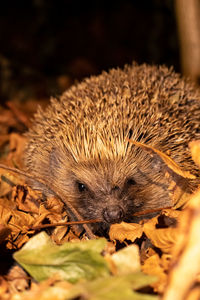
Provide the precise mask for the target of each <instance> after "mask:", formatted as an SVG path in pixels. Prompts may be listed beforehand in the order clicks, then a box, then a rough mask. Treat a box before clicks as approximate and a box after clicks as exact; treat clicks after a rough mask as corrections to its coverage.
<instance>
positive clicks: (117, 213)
mask: <svg viewBox="0 0 200 300" xmlns="http://www.w3.org/2000/svg"><path fill="white" fill-rule="evenodd" d="M102 215H103V218H104V220H105V221H106V222H107V223H110V224H114V223H120V222H121V221H122V220H123V218H124V210H123V209H122V208H121V206H119V205H111V206H109V207H106V208H104V210H103V213H102Z"/></svg>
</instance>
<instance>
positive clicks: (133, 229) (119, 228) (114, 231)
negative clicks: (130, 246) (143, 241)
mask: <svg viewBox="0 0 200 300" xmlns="http://www.w3.org/2000/svg"><path fill="white" fill-rule="evenodd" d="M142 233H143V228H142V225H140V224H136V223H125V222H121V223H120V224H112V225H111V227H110V231H109V236H110V239H111V240H118V241H120V242H121V243H122V242H123V241H124V240H130V241H132V242H134V241H135V240H136V238H140V237H141V236H142Z"/></svg>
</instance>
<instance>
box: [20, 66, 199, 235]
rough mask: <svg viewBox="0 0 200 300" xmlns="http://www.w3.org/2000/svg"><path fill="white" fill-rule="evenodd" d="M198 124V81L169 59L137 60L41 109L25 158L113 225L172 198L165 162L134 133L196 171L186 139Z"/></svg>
mask: <svg viewBox="0 0 200 300" xmlns="http://www.w3.org/2000/svg"><path fill="white" fill-rule="evenodd" d="M199 125H200V93H199V91H198V89H197V88H195V87H194V86H193V84H192V83H190V82H189V81H187V80H184V79H181V78H180V76H179V75H178V74H176V73H175V72H174V71H173V70H172V69H168V68H166V67H163V66H160V67H157V66H148V65H146V64H143V65H140V66H139V65H136V64H133V65H131V66H125V67H124V69H123V70H121V69H112V70H110V71H109V72H108V73H107V72H103V73H102V74H101V75H99V76H92V77H91V78H87V79H85V80H84V81H83V82H81V83H79V84H77V85H74V86H72V87H71V88H70V89H68V90H67V91H66V92H64V93H63V95H62V96H61V97H60V98H59V99H52V100H51V104H50V105H49V106H48V107H47V109H46V110H44V111H43V110H41V109H39V110H38V112H37V114H36V115H35V120H34V123H33V126H32V128H31V129H30V130H29V132H28V133H27V138H28V143H27V147H26V151H25V164H26V167H27V170H28V171H29V172H30V173H31V174H32V175H34V176H36V177H38V175H39V176H40V178H43V180H44V182H47V183H48V186H50V187H51V189H52V190H53V191H55V192H61V193H62V194H64V196H65V198H66V199H67V201H69V202H70V203H71V204H72V205H73V207H74V208H75V209H76V210H77V211H78V212H79V213H80V215H81V216H82V217H83V219H100V220H102V223H101V224H100V225H99V226H101V227H102V228H107V227H109V225H110V224H112V223H119V222H121V221H122V220H124V221H131V220H133V214H134V213H135V212H138V211H141V210H145V209H146V210H148V209H156V208H159V207H166V206H170V205H171V199H170V197H169V193H168V190H167V186H168V182H167V179H166V178H165V177H164V175H163V172H162V168H161V167H159V165H158V163H157V162H156V161H155V159H153V158H152V157H151V156H150V155H149V154H148V153H146V152H145V151H144V150H143V149H140V148H138V147H136V146H135V145H133V144H132V143H129V142H128V139H130V138H131V139H133V140H135V141H139V142H141V143H145V144H147V145H151V146H153V147H155V148H157V149H159V150H160V151H162V152H170V153H169V155H170V157H171V158H172V159H174V161H175V162H176V163H178V164H180V165H181V166H182V167H183V168H184V169H185V170H189V171H190V172H191V173H193V174H196V175H197V174H198V173H197V170H196V169H195V166H194V163H193V162H192V159H191V156H190V152H189V150H188V143H189V142H190V141H191V140H193V139H199V138H200V126H199ZM197 176H198V175H197ZM36 188H41V189H42V187H40V186H36ZM47 192H48V191H47ZM94 230H95V229H94Z"/></svg>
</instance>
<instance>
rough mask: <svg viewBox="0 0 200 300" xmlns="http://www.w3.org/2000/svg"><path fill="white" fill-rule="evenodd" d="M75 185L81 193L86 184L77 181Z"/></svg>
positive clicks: (85, 188)
mask: <svg viewBox="0 0 200 300" xmlns="http://www.w3.org/2000/svg"><path fill="white" fill-rule="evenodd" d="M77 186H78V190H79V192H81V193H82V192H84V191H86V190H87V187H86V185H85V184H84V183H82V182H77Z"/></svg>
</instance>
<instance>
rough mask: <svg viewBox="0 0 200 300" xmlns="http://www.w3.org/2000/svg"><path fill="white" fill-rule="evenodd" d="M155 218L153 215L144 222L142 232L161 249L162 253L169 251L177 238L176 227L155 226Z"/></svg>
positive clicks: (156, 222) (156, 221)
mask: <svg viewBox="0 0 200 300" xmlns="http://www.w3.org/2000/svg"><path fill="white" fill-rule="evenodd" d="M157 219H158V218H157V217H155V218H153V219H151V220H149V221H148V222H146V223H145V224H144V226H143V230H144V233H145V235H146V236H147V237H148V238H149V239H150V240H151V242H152V244H153V245H154V246H155V247H157V248H159V249H161V250H162V252H164V253H170V252H171V249H172V247H173V246H174V243H175V242H176V240H177V228H173V227H169V228H156V225H157V224H158V220H157Z"/></svg>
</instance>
